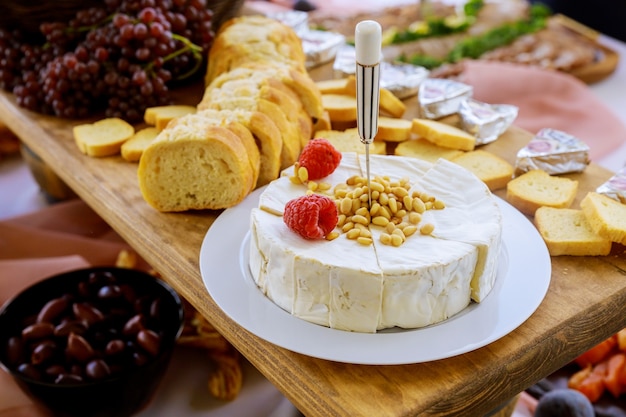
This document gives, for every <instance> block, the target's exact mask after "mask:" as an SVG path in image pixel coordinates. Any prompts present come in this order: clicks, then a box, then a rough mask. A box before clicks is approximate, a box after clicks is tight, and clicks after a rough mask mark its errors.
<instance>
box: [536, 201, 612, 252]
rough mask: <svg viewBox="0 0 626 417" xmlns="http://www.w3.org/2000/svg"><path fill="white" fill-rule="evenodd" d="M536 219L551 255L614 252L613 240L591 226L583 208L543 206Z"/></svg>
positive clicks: (538, 210) (539, 209) (537, 212)
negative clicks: (596, 231) (612, 249)
mask: <svg viewBox="0 0 626 417" xmlns="http://www.w3.org/2000/svg"><path fill="white" fill-rule="evenodd" d="M534 223H535V226H536V227H537V230H539V233H540V234H541V237H543V240H544V241H545V242H546V246H547V247H548V251H549V252H550V255H551V256H561V255H570V256H603V255H608V254H609V253H610V252H611V245H612V243H611V241H610V240H609V239H606V238H603V237H601V236H600V235H598V234H597V233H595V232H594V231H593V230H592V229H591V226H590V225H589V223H588V222H587V219H586V218H585V214H584V213H583V212H582V210H574V209H570V208H553V207H539V208H538V209H537V211H536V212H535V218H534Z"/></svg>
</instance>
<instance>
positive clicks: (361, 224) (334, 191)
mask: <svg viewBox="0 0 626 417" xmlns="http://www.w3.org/2000/svg"><path fill="white" fill-rule="evenodd" d="M303 169H305V168H302V167H300V169H299V170H298V171H296V173H295V174H296V175H294V178H293V182H295V183H305V184H306V185H307V188H308V192H309V193H313V192H316V193H322V194H327V195H329V196H330V197H331V198H333V199H334V200H335V203H336V204H337V212H338V214H339V221H338V223H337V227H338V228H339V229H340V230H341V232H337V231H333V232H331V233H330V234H329V235H328V236H326V239H328V240H332V239H336V238H337V237H339V235H340V234H341V233H343V234H345V235H346V237H347V238H348V239H352V240H356V241H357V242H358V243H360V244H362V245H371V244H372V243H373V240H372V232H371V230H370V225H374V226H379V227H381V228H383V229H384V232H383V233H381V235H380V242H381V243H382V244H384V245H391V246H396V247H398V246H401V245H402V244H403V243H404V242H405V241H406V239H407V238H408V237H410V236H411V235H413V234H415V233H417V232H419V233H421V234H423V235H429V234H431V233H432V232H433V231H434V225H433V224H432V223H424V224H420V223H421V221H422V214H423V213H424V212H425V211H427V210H442V209H444V208H445V203H444V202H443V201H441V200H438V199H436V198H435V197H434V196H431V195H428V194H427V193H424V192H418V191H410V189H411V184H410V182H409V180H408V178H402V179H400V180H398V181H391V180H390V179H389V177H380V176H376V177H374V178H372V179H371V181H370V184H369V188H368V184H367V178H365V177H362V176H358V175H354V176H352V177H350V178H348V179H347V180H346V182H345V183H340V184H337V185H336V186H335V187H332V185H331V184H328V183H324V182H320V183H318V182H315V181H307V179H306V178H307V176H306V173H303V172H299V171H301V170H303ZM303 179H304V181H303ZM370 189H371V205H370V201H369V199H370V196H369V190H370Z"/></svg>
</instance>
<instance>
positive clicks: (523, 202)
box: [506, 169, 578, 216]
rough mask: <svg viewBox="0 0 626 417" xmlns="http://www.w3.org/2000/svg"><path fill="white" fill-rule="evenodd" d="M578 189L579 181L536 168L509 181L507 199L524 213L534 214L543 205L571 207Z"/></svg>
mask: <svg viewBox="0 0 626 417" xmlns="http://www.w3.org/2000/svg"><path fill="white" fill-rule="evenodd" d="M577 191H578V181H576V180H571V179H569V178H565V177H557V176H553V175H550V174H548V173H547V172H546V171H543V170H541V169H534V170H532V171H528V172H526V173H524V174H522V175H520V176H519V177H516V178H514V179H512V180H511V181H509V183H508V184H507V186H506V199H507V201H508V202H509V203H511V205H513V206H514V207H516V208H517V209H518V210H519V211H521V212H522V213H524V214H528V215H530V216H534V215H535V211H537V209H538V208H539V207H542V206H546V207H554V208H569V207H570V206H571V205H572V202H573V201H574V198H575V197H576V192H577Z"/></svg>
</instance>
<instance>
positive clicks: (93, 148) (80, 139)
mask: <svg viewBox="0 0 626 417" xmlns="http://www.w3.org/2000/svg"><path fill="white" fill-rule="evenodd" d="M72 133H73V135H74V141H75V142H76V145H77V146H78V149H80V151H81V152H82V153H84V154H85V155H89V156H93V157H104V156H111V155H117V154H119V153H120V149H121V147H122V144H123V143H124V142H126V141H127V140H128V139H130V138H131V137H132V136H133V134H134V133H135V128H134V127H133V126H132V125H131V124H130V123H128V122H126V121H124V120H122V119H120V118H117V117H109V118H106V119H102V120H98V121H96V122H94V123H85V124H80V125H76V126H74V128H73V129H72Z"/></svg>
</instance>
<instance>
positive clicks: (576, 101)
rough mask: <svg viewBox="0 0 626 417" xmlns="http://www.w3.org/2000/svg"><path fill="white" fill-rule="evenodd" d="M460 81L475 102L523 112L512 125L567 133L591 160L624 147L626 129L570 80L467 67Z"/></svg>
mask: <svg viewBox="0 0 626 417" xmlns="http://www.w3.org/2000/svg"><path fill="white" fill-rule="evenodd" d="M460 81H462V82H464V83H466V84H469V85H471V86H473V87H474V95H473V97H474V98H475V99H476V100H479V101H482V102H485V103H490V104H513V105H515V106H517V107H519V114H518V117H517V119H516V120H515V122H514V123H513V124H514V125H516V126H518V127H521V128H523V129H526V130H528V131H529V132H531V133H533V134H534V133H537V132H538V131H539V130H541V129H543V128H551V129H557V130H561V131H563V132H566V133H569V134H570V135H573V136H575V137H577V138H579V139H581V140H583V141H584V142H585V143H587V145H589V147H590V151H589V154H590V157H591V159H592V160H597V159H600V158H602V157H604V156H606V155H608V154H609V153H610V152H611V151H612V150H614V149H616V148H618V147H620V146H621V145H622V144H623V143H624V141H626V126H624V124H623V123H622V122H621V120H620V119H618V118H617V116H615V114H614V113H613V112H612V110H611V109H609V108H608V107H607V106H606V105H604V103H602V102H601V101H600V100H598V98H596V97H595V96H594V94H593V92H592V91H591V90H590V89H589V87H588V86H587V85H586V84H585V83H583V82H582V81H580V80H579V79H577V78H575V77H574V76H571V75H569V74H565V73H561V72H556V71H551V70H545V69H542V68H538V67H532V66H526V65H519V64H512V63H500V62H490V61H467V63H466V64H465V70H464V72H463V74H462V76H461V78H460Z"/></svg>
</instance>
